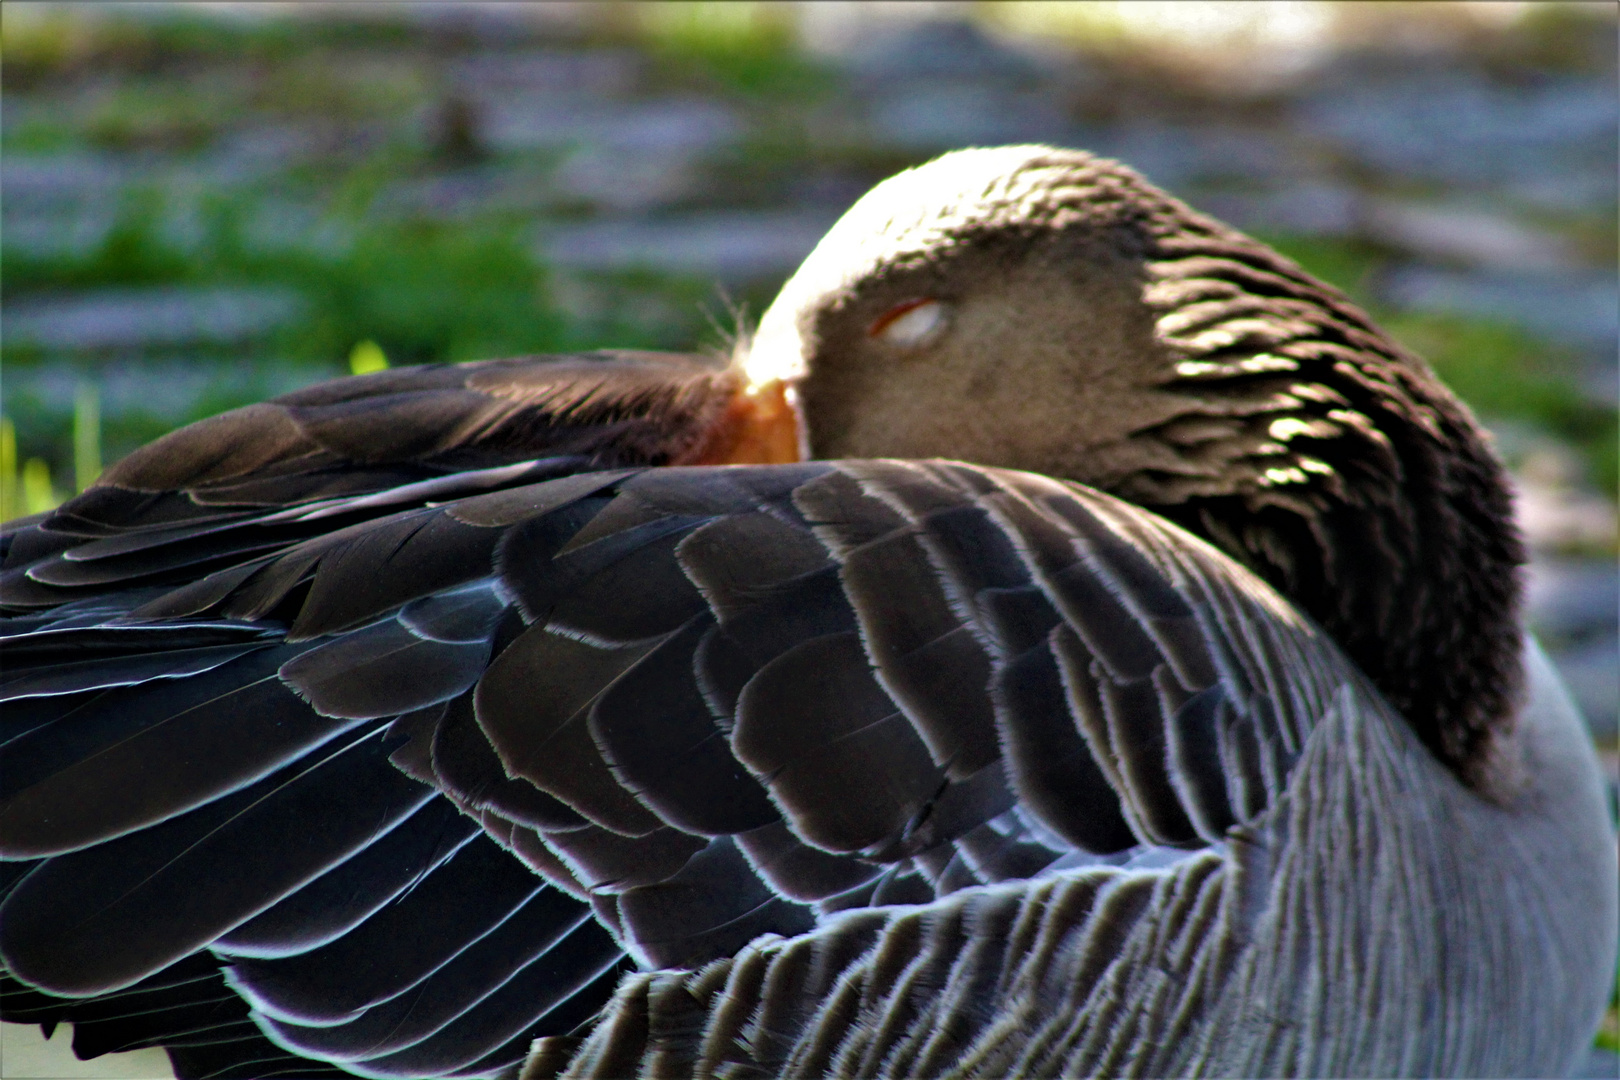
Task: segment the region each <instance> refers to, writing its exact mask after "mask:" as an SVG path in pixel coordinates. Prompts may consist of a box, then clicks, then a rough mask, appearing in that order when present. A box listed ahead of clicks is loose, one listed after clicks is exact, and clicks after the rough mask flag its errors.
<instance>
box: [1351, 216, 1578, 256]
mask: <svg viewBox="0 0 1620 1080" xmlns="http://www.w3.org/2000/svg"><path fill="white" fill-rule="evenodd" d="M1359 224H1360V227H1361V229H1362V231H1363V233H1364V235H1366V236H1367V237H1368V238H1369V239H1372V240H1376V241H1379V242H1381V243H1384V244H1388V245H1390V246H1392V247H1397V248H1404V249H1406V250H1407V251H1410V252H1413V253H1415V254H1417V255H1420V256H1423V257H1425V258H1428V259H1431V260H1439V261H1450V262H1459V263H1465V264H1468V265H1471V266H1476V267H1480V268H1482V269H1487V270H1510V271H1518V272H1538V273H1544V272H1549V271H1554V272H1556V271H1564V270H1573V269H1577V268H1578V266H1579V260H1578V259H1577V257H1576V255H1575V253H1574V251H1572V250H1571V247H1570V245H1569V244H1568V243H1567V242H1566V241H1565V240H1564V239H1563V238H1562V237H1559V236H1554V235H1552V234H1549V233H1546V232H1542V231H1540V230H1538V229H1533V228H1531V227H1529V226H1527V225H1523V224H1521V223H1519V222H1517V221H1514V220H1513V219H1511V218H1508V217H1504V216H1503V215H1501V214H1499V213H1492V212H1491V211H1489V210H1482V209H1479V208H1475V207H1468V206H1454V205H1426V204H1423V203H1411V202H1397V201H1395V200H1392V199H1380V200H1376V201H1373V202H1370V203H1369V204H1368V205H1367V207H1366V209H1365V211H1364V213H1363V217H1362V219H1361V221H1360V223H1359Z"/></svg>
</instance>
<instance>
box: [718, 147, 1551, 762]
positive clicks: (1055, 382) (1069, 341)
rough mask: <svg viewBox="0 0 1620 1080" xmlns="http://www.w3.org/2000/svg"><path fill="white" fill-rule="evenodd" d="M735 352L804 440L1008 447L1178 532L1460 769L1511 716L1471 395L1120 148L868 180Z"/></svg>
mask: <svg viewBox="0 0 1620 1080" xmlns="http://www.w3.org/2000/svg"><path fill="white" fill-rule="evenodd" d="M745 365H746V368H747V371H748V374H749V376H750V379H751V380H752V381H753V382H755V383H764V382H767V381H768V380H771V379H775V378H785V379H788V380H790V381H791V382H793V383H794V384H795V386H796V389H797V392H798V395H799V400H800V402H801V405H802V409H803V419H804V423H805V426H806V432H807V441H808V444H809V448H810V450H811V452H812V453H813V454H814V455H815V456H817V457H948V458H958V459H964V460H968V461H973V462H977V463H980V464H989V465H1000V466H1006V467H1011V468H1019V469H1028V470H1031V471H1037V472H1041V473H1045V474H1048V475H1053V476H1061V477H1065V478H1068V479H1072V480H1078V481H1082V482H1084V483H1088V484H1092V485H1094V486H1097V487H1101V488H1103V489H1105V490H1110V491H1113V492H1115V493H1117V494H1120V495H1123V496H1124V497H1126V498H1129V499H1132V500H1133V501H1136V502H1139V503H1142V504H1144V505H1147V506H1150V507H1152V508H1153V509H1155V510H1157V511H1158V512H1160V513H1162V514H1164V515H1166V516H1168V517H1170V518H1172V519H1173V520H1176V521H1177V522H1179V523H1180V524H1182V525H1184V526H1186V527H1188V528H1190V529H1192V530H1193V531H1194V532H1197V533H1200V534H1201V535H1203V536H1204V537H1205V538H1207V539H1209V540H1211V541H1213V542H1214V543H1216V544H1217V545H1218V546H1220V547H1222V548H1224V549H1225V550H1226V551H1227V552H1228V553H1229V554H1232V555H1233V556H1235V557H1237V558H1238V559H1239V560H1240V561H1243V562H1245V563H1247V564H1248V565H1249V566H1250V567H1251V568H1253V569H1255V570H1256V571H1257V572H1259V573H1260V574H1261V575H1262V576H1263V577H1265V578H1267V579H1268V580H1269V581H1271V583H1272V584H1273V585H1275V586H1277V587H1278V588H1279V589H1280V590H1281V591H1283V592H1284V593H1285V594H1287V595H1289V596H1291V597H1293V598H1294V600H1295V601H1296V602H1297V603H1299V604H1300V605H1301V606H1302V607H1303V608H1304V609H1305V610H1306V611H1308V612H1309V613H1310V614H1311V615H1312V616H1314V617H1315V618H1316V619H1317V620H1318V621H1319V622H1321V623H1322V624H1323V626H1324V628H1325V629H1327V630H1328V631H1329V633H1331V634H1332V635H1333V636H1334V637H1335V638H1336V639H1337V640H1338V641H1339V642H1340V644H1341V645H1342V646H1343V647H1344V648H1345V649H1346V650H1347V651H1348V652H1349V653H1350V654H1351V656H1352V657H1353V658H1354V659H1355V660H1356V661H1357V662H1358V663H1359V664H1360V665H1361V666H1362V667H1363V669H1364V670H1366V671H1367V672H1368V674H1369V675H1371V676H1372V678H1373V679H1374V681H1376V682H1378V683H1379V685H1380V687H1381V688H1382V689H1383V690H1384V691H1385V693H1386V694H1388V695H1389V696H1390V698H1391V699H1392V701H1394V703H1395V704H1396V705H1397V706H1398V707H1400V708H1402V709H1403V710H1404V711H1405V712H1406V714H1407V715H1408V717H1409V718H1411V719H1412V721H1413V723H1414V725H1415V726H1416V727H1417V728H1418V729H1419V731H1420V733H1421V734H1422V735H1423V736H1424V738H1425V740H1426V741H1427V742H1429V744H1430V745H1431V746H1432V747H1434V748H1436V749H1437V751H1439V752H1440V753H1441V755H1442V756H1443V757H1445V758H1447V759H1448V760H1450V761H1451V762H1452V763H1453V764H1455V765H1459V766H1461V767H1463V768H1464V770H1465V771H1466V770H1467V769H1468V768H1470V767H1472V764H1476V763H1477V762H1478V760H1479V759H1480V757H1481V755H1483V754H1484V753H1485V752H1486V749H1487V746H1486V744H1487V743H1488V741H1489V740H1488V738H1487V735H1488V729H1490V728H1491V727H1492V726H1493V724H1499V723H1500V722H1501V718H1503V717H1507V716H1510V715H1511V713H1512V707H1511V706H1512V697H1513V694H1514V693H1515V686H1516V670H1517V669H1516V663H1517V661H1516V656H1517V649H1518V629H1517V625H1516V605H1517V600H1518V592H1519V588H1518V582H1517V578H1516V570H1515V568H1516V567H1517V565H1518V564H1519V563H1520V562H1521V561H1522V552H1521V550H1520V546H1519V542H1518V539H1517V535H1516V533H1515V531H1514V528H1513V524H1512V514H1511V506H1510V503H1509V497H1508V493H1507V486H1506V482H1505V478H1504V476H1503V474H1502V472H1501V469H1500V467H1499V465H1498V464H1497V462H1496V461H1495V459H1494V457H1493V456H1492V454H1491V453H1490V451H1489V449H1488V446H1487V444H1486V441H1485V439H1484V436H1483V434H1482V433H1481V431H1480V430H1479V428H1478V427H1477V425H1476V424H1475V423H1474V421H1473V419H1472V417H1471V416H1470V415H1469V413H1468V411H1467V410H1466V409H1465V408H1464V407H1463V406H1462V405H1461V404H1460V403H1459V402H1458V401H1457V400H1456V399H1455V398H1454V397H1453V396H1452V395H1451V394H1450V393H1449V392H1448V391H1447V390H1446V389H1445V388H1444V387H1443V386H1441V385H1440V384H1439V382H1438V381H1437V380H1435V378H1434V377H1433V375H1432V373H1430V372H1429V370H1428V369H1427V367H1426V366H1425V365H1424V364H1423V363H1422V361H1420V360H1418V359H1417V358H1415V357H1413V356H1412V355H1411V354H1409V353H1407V352H1406V351H1405V350H1403V349H1402V348H1401V347H1400V346H1398V345H1397V344H1395V343H1394V342H1393V341H1391V340H1390V339H1389V338H1388V337H1387V336H1385V335H1384V334H1383V333H1382V332H1381V331H1380V330H1379V329H1378V328H1377V327H1376V326H1375V325H1374V324H1373V323H1372V322H1371V321H1370V320H1369V319H1368V318H1367V316H1366V315H1365V314H1363V313H1362V312H1361V311H1359V310H1358V309H1356V308H1355V307H1354V306H1353V305H1351V304H1350V303H1349V302H1348V301H1347V300H1346V299H1345V297H1344V296H1343V295H1342V294H1340V293H1339V292H1338V291H1337V290H1335V289H1333V288H1331V287H1329V286H1326V285H1324V284H1322V283H1321V282H1319V281H1317V280H1315V279H1314V278H1312V277H1311V276H1310V275H1308V274H1306V273H1305V272H1304V271H1303V270H1301V269H1300V268H1299V267H1298V266H1297V265H1295V264H1293V263H1292V262H1290V261H1288V260H1287V259H1284V258H1282V257H1281V256H1280V255H1278V254H1277V253H1276V252H1274V251H1272V250H1271V249H1270V248H1268V247H1266V246H1265V245H1263V244H1260V243H1258V242H1256V241H1254V240H1252V239H1250V238H1248V237H1246V236H1244V235H1243V234H1241V233H1239V232H1237V231H1236V230H1233V229H1231V228H1229V227H1227V226H1225V225H1223V224H1221V223H1220V222H1218V221H1215V220H1213V219H1211V218H1208V217H1205V216H1203V215H1201V214H1198V213H1197V212H1195V211H1193V210H1192V209H1190V208H1189V207H1187V206H1186V205H1185V204H1183V203H1181V202H1179V201H1178V200H1176V199H1174V198H1172V197H1171V196H1169V195H1167V194H1165V193H1164V192H1162V191H1159V190H1158V189H1157V188H1155V187H1153V186H1152V185H1151V184H1149V183H1148V182H1146V181H1145V180H1143V179H1142V178H1141V177H1140V176H1138V175H1137V174H1136V173H1135V172H1133V171H1131V170H1130V169H1128V168H1126V167H1124V166H1122V165H1120V164H1118V163H1117V162H1113V161H1108V160H1105V159H1101V158H1096V157H1093V156H1092V155H1090V154H1086V153H1084V152H1081V151H1074V150H1060V149H1054V148H1052V147H1045V146H1013V147H1000V148H995V149H979V150H963V151H958V152H955V153H951V154H947V155H945V156H944V157H941V158H939V159H937V160H935V161H932V162H930V163H928V164H926V165H923V166H920V167H918V168H916V169H912V170H909V171H907V172H904V173H901V174H900V175H898V176H895V177H893V178H891V179H889V180H887V181H885V182H883V183H882V184H880V185H878V186H877V187H876V188H874V189H873V190H872V191H871V192H869V193H868V194H867V195H866V196H865V197H863V198H862V199H861V200H860V201H859V202H858V203H856V204H855V206H854V207H853V208H851V210H850V211H849V212H848V213H847V214H846V215H845V216H844V218H843V219H842V220H840V221H839V223H838V224H837V225H836V226H834V228H833V229H832V231H831V232H829V233H828V235H827V236H826V237H825V238H824V239H823V241H822V242H821V244H820V245H819V246H818V247H817V248H816V250H815V251H814V252H813V253H812V254H811V256H810V257H809V258H808V259H807V260H806V261H805V263H804V265H803V266H802V267H801V268H800V269H799V270H798V272H797V273H795V274H794V276H793V277H792V278H791V279H790V280H789V281H788V283H787V284H786V285H785V286H784V287H783V290H782V293H781V295H780V296H779V297H778V299H777V300H776V301H775V303H773V304H772V306H771V307H770V309H769V310H768V311H767V312H766V314H765V316H764V317H763V318H762V320H761V322H760V326H759V329H758V332H757V334H756V336H755V338H754V340H753V341H752V343H751V346H750V348H749V351H748V354H747V356H746V358H745ZM1465 628H1466V629H1465Z"/></svg>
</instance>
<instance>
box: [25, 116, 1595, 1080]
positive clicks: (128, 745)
mask: <svg viewBox="0 0 1620 1080" xmlns="http://www.w3.org/2000/svg"><path fill="white" fill-rule="evenodd" d="M738 353H739V355H738V356H737V357H735V358H732V359H731V360H729V361H727V360H721V359H711V358H704V357H696V356H666V355H657V354H648V353H626V352H614V353H595V354H585V355H574V356H559V357H523V358H518V359H509V360H492V361H486V362H482V363H474V364H463V365H459V366H443V367H421V368H402V369H397V370H392V371H386V372H381V373H377V374H372V375H365V376H359V377H355V378H348V379H339V380H335V381H333V382H329V383H324V384H322V385H319V386H314V387H311V388H308V389H305V390H301V391H298V392H296V393H293V394H288V395H286V396H284V397H281V398H277V399H275V400H273V401H269V402H265V403H263V404H259V405H253V406H250V407H248V408H244V409H238V410H236V411H234V412H230V413H226V414H224V415H221V416H217V417H214V418H213V419H210V420H205V421H203V422H201V423H198V424H194V425H192V426H191V427H188V428H185V429H182V430H180V431H178V432H175V433H173V434H171V435H168V436H166V437H164V438H162V439H160V440H158V441H157V442H155V443H153V444H151V445H150V446H147V447H145V448H144V449H142V450H139V451H137V452H136V453H135V454H133V455H131V456H130V457H129V458H127V459H126V460H124V461H123V462H121V463H120V464H118V465H117V466H115V467H113V468H112V469H110V470H108V472H107V473H106V474H105V476H104V477H103V478H102V479H101V480H100V481H99V482H98V483H97V484H96V486H94V487H92V488H91V489H89V490H88V491H86V492H85V493H84V494H82V495H80V496H79V497H77V498H75V499H73V500H71V501H70V502H68V503H66V504H64V505H63V506H62V507H60V508H59V509H57V510H55V511H53V512H51V513H49V514H46V515H42V516H37V517H33V518H28V519H23V520H20V521H17V522H13V523H11V524H9V525H8V526H6V528H5V531H4V539H3V576H0V603H3V612H4V617H3V618H0V633H3V635H4V638H3V644H0V647H3V649H4V653H3V656H4V669H3V672H0V689H3V697H4V699H5V705H4V712H3V714H0V723H3V728H0V739H3V743H0V855H3V858H4V859H5V860H6V861H4V862H0V898H3V904H0V966H3V975H0V991H3V993H0V1006H3V1012H4V1018H5V1019H7V1020H11V1021H21V1022H30V1023H40V1024H43V1025H44V1026H45V1027H46V1029H47V1030H49V1029H50V1028H52V1027H54V1026H55V1025H56V1024H58V1023H72V1024H73V1025H74V1041H75V1046H76V1048H77V1049H78V1051H79V1052H80V1053H81V1055H85V1056H90V1055H94V1054H98V1053H103V1052H108V1051H116V1050H126V1049H131V1048H135V1047H141V1046H163V1047H166V1048H167V1049H168V1052H169V1055H170V1057H171V1059H172V1061H173V1063H174V1067H175V1069H176V1072H177V1073H178V1075H180V1076H182V1077H199V1078H200V1077H267V1076H304V1077H308V1076H345V1075H351V1074H352V1075H358V1076H367V1077H413V1078H420V1077H451V1076H455V1077H504V1078H509V1080H510V1078H517V1077H523V1078H538V1077H551V1076H582V1077H584V1076H600V1077H624V1076H632V1075H648V1076H670V1077H676V1076H682V1077H684V1076H725V1077H772V1076H803V1077H819V1076H857V1075H858V1076H894V1077H918V1076H944V1075H951V1076H981V1077H1006V1076H1058V1075H1062V1076H1091V1075H1108V1076H1112V1075H1125V1074H1130V1075H1148V1076H1179V1075H1194V1074H1197V1075H1206V1074H1208V1075H1238V1076H1273V1075H1293V1076H1330V1075H1347V1076H1396V1075H1412V1076H1440V1075H1458V1076H1484V1075H1495V1076H1554V1075H1559V1074H1561V1073H1562V1072H1564V1071H1566V1070H1568V1069H1569V1068H1570V1067H1571V1065H1572V1064H1573V1062H1574V1061H1575V1060H1576V1057H1577V1055H1578V1054H1579V1053H1580V1052H1581V1050H1582V1047H1583V1046H1584V1045H1585V1043H1586V1042H1587V1040H1589V1038H1590V1036H1591V1033H1592V1030H1593V1028H1594V1026H1595V1023H1596V1020H1597V1017H1598V1016H1599V1014H1600V1012H1601V1010H1602V1008H1603V1004H1604V1001H1605V1000H1606V997H1607V994H1608V990H1609V988H1610V979H1611V977H1612V973H1613V970H1614V967H1613V964H1614V957H1615V946H1616V926H1617V921H1620V916H1617V901H1616V889H1617V885H1616V874H1617V871H1616V861H1615V845H1614V837H1613V834H1612V832H1611V831H1610V826H1609V823H1608V817H1607V814H1606V811H1605V808H1604V802H1603V798H1602V794H1601V786H1600V781H1599V775H1598V771H1597V767H1596V764H1595V760H1594V756H1593V753H1592V750H1591V748H1590V746H1589V744H1588V743H1587V741H1586V737H1585V735H1584V732H1583V729H1582V727H1581V725H1580V722H1579V719H1578V717H1577V716H1576V715H1575V713H1574V710H1573V708H1572V706H1571V705H1570V703H1569V700H1568V698H1567V696H1566V695H1565V693H1564V691H1563V690H1562V689H1561V687H1560V686H1559V684H1558V682H1557V680H1556V677H1555V676H1554V675H1553V674H1552V673H1551V670H1550V668H1549V667H1548V665H1547V663H1546V661H1545V659H1544V658H1543V657H1542V655H1541V653H1540V652H1539V651H1538V650H1537V648H1536V646H1535V645H1534V643H1533V642H1531V641H1529V640H1528V639H1527V638H1526V637H1525V636H1524V634H1523V631H1522V630H1521V627H1520V621H1519V610H1518V602H1519V591H1520V590H1519V577H1518V575H1519V566H1520V564H1521V562H1522V561H1523V555H1522V549H1521V546H1520V543H1519V540H1518V537H1517V534H1516V532H1515V528H1514V525H1513V520H1512V512H1511V505H1510V501H1509V494H1508V487H1507V483H1506V480H1505V477H1504V474H1503V472H1502V469H1501V467H1500V465H1499V464H1498V462H1497V461H1496V459H1495V457H1494V456H1493V454H1492V452H1491V450H1490V448H1489V445H1488V443H1487V441H1486V439H1485V437H1484V435H1483V434H1482V432H1481V430H1480V429H1479V427H1478V426H1477V425H1476V423H1475V422H1474V420H1473V418H1472V417H1471V416H1470V414H1469V413H1468V411H1467V410H1466V409H1465V408H1464V407H1463V406H1462V405H1461V404H1459V403H1458V402H1457V400H1456V399H1455V398H1454V397H1453V396H1452V395H1451V394H1450V393H1449V392H1448V391H1447V390H1446V389H1445V388H1444V387H1443V386H1441V385H1440V384H1439V383H1438V382H1437V381H1436V380H1435V377H1434V375H1433V374H1432V373H1431V372H1430V371H1429V369H1428V368H1427V367H1426V366H1425V365H1424V364H1423V363H1422V361H1421V360H1419V359H1417V358H1415V357H1413V356H1412V355H1411V354H1409V353H1408V352H1406V351H1405V350H1403V349H1402V348H1401V347H1400V346H1398V345H1397V344H1395V343H1394V342H1393V341H1391V340H1390V338H1388V337H1387V336H1386V335H1385V334H1384V333H1383V332H1381V331H1380V330H1379V329H1378V328H1377V327H1376V326H1375V325H1373V324H1372V323H1371V322H1370V321H1369V320H1368V318H1367V316H1366V315H1365V314H1363V313H1362V312H1361V311H1359V310H1358V309H1357V308H1355V307H1354V306H1353V305H1351V304H1350V303H1349V302H1348V301H1347V300H1346V299H1345V298H1344V296H1343V295H1341V294H1340V293H1338V292H1337V291H1335V290H1333V289H1332V288H1329V287H1328V286H1325V285H1323V284H1322V283H1320V282H1318V281H1316V280H1315V279H1314V278H1312V277H1310V276H1309V275H1308V274H1306V273H1304V272H1303V271H1302V270H1301V269H1300V268H1299V267H1298V266H1296V265H1294V264H1293V263H1291V262H1289V261H1288V260H1286V259H1284V258H1282V257H1280V256H1278V255H1277V254H1276V253H1275V252H1273V251H1271V250H1270V249H1269V248H1267V247H1265V246H1264V245H1262V244H1259V243H1257V242H1255V241H1253V240H1251V239H1249V238H1247V237H1245V236H1243V235H1242V234H1240V233H1237V232H1235V231H1234V230H1232V229H1230V228H1228V227H1227V226H1225V225H1222V224H1221V223H1219V222H1217V221H1214V220H1212V219H1210V218H1207V217H1204V216H1202V215H1200V214H1198V213H1196V212H1194V211H1193V210H1191V209H1189V208H1188V207H1187V206H1185V205H1184V204H1182V203H1180V202H1178V201H1177V200H1175V199H1174V198H1171V197H1170V196H1168V195H1166V194H1164V193H1163V192H1161V191H1159V190H1157V189H1156V188H1154V187H1152V186H1151V185H1149V184H1148V183H1146V182H1145V181H1144V180H1142V179H1141V178H1140V177H1139V176H1137V175H1136V174H1135V173H1133V172H1131V171H1130V170H1129V169H1127V168H1125V167H1123V166H1121V165H1119V164H1117V163H1115V162H1111V161H1106V160H1102V159H1098V158H1094V157H1092V156H1090V155H1088V154H1085V153H1081V152H1078V151H1069V150H1057V149H1052V148H1050V147H1040V146H1018V147H1005V148H1000V149H992V150H968V151H961V152H959V153H954V154H949V155H946V156H945V157H943V158H940V159H939V160H937V161H934V162H932V163H930V164H928V165H924V166H922V167H920V168H917V169H913V170H911V171H909V172H905V173H902V174H900V175H899V176H896V177H894V178H892V179H890V180H888V181H886V182H885V183H883V184H881V185H879V186H878V187H877V188H875V189H874V190H873V191H872V192H871V193H870V194H868V195H867V196H866V197H865V198H863V199H862V200H861V201H860V202H858V203H857V204H856V205H855V206H854V208H853V209H851V210H850V212H849V213H848V214H847V215H846V216H845V218H844V219H843V220H842V221H840V222H839V224H838V225H837V226H835V227H834V229H833V230H832V232H831V233H830V234H829V235H828V236H827V238H826V239H825V240H824V241H823V242H822V243H821V245H820V246H819V247H818V248H817V249H816V251H815V252H814V253H813V254H812V255H811V256H810V258H809V259H808V260H807V261H806V262H805V264H804V266H803V267H802V268H801V269H800V270H799V271H798V272H797V273H796V274H795V275H794V276H793V278H792V279H791V280H790V281H789V282H788V283H787V285H786V286H785V287H784V289H783V291H782V294H781V297H780V298H779V299H778V300H777V301H776V303H775V304H774V305H773V306H772V307H771V309H770V310H769V311H768V312H767V313H766V315H765V316H764V318H763V320H762V322H761V324H760V326H759V329H758V333H757V334H756V335H755V336H754V338H753V339H752V341H751V342H747V343H745V344H744V345H743V346H742V347H741V348H739V350H738Z"/></svg>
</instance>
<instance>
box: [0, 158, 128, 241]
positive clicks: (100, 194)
mask: <svg viewBox="0 0 1620 1080" xmlns="http://www.w3.org/2000/svg"><path fill="white" fill-rule="evenodd" d="M130 178H131V171H130V170H129V169H128V168H126V167H124V166H123V165H121V164H119V163H118V162H116V161H114V160H113V159H112V158H110V157H108V156H107V155H104V154H86V153H72V154H11V153H8V154H6V155H5V156H4V158H3V159H0V198H3V200H4V204H5V207H6V210H7V213H8V216H9V215H10V214H12V213H15V212H17V211H21V210H25V209H26V210H30V211H32V210H35V209H42V208H53V209H60V208H61V207H63V206H64V205H69V206H71V205H73V204H78V203H84V202H89V201H94V200H101V199H105V198H107V197H108V196H109V195H111V194H113V193H114V192H116V191H117V190H118V188H119V187H120V186H121V185H122V184H124V183H125V182H126V181H127V180H129V179H130ZM6 239H7V241H8V242H9V241H10V239H11V238H10V237H9V236H8V237H7V238H6Z"/></svg>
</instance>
